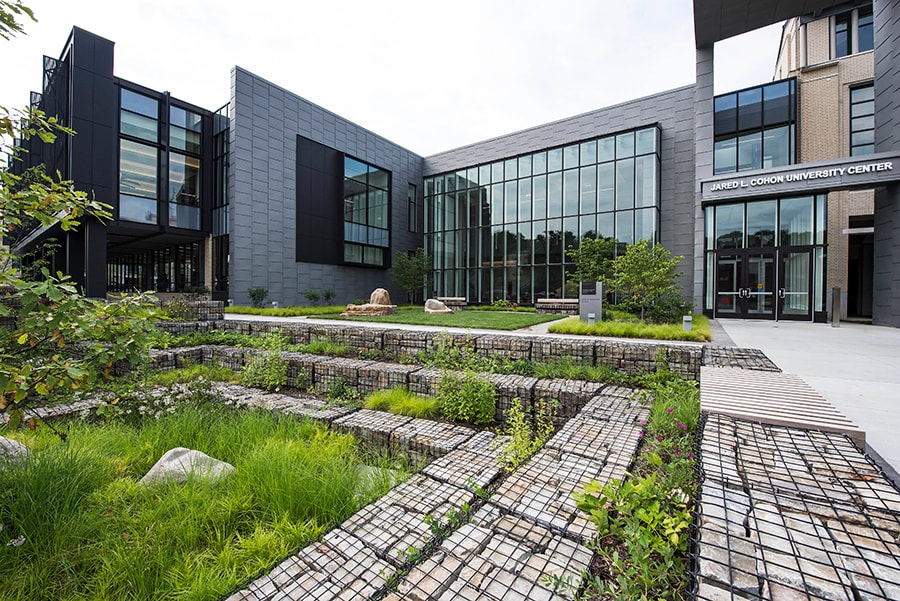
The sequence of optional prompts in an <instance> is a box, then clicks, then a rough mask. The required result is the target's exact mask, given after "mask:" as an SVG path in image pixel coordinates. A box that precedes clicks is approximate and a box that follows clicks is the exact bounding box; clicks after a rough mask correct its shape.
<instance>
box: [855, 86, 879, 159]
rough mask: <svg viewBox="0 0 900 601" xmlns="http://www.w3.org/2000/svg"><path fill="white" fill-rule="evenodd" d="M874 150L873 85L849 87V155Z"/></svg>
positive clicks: (867, 152)
mask: <svg viewBox="0 0 900 601" xmlns="http://www.w3.org/2000/svg"><path fill="white" fill-rule="evenodd" d="M873 152H875V86H874V85H873V84H872V83H871V82H869V83H868V84H865V85H862V86H858V87H855V88H851V89H850V156H857V155H861V154H871V153H873Z"/></svg>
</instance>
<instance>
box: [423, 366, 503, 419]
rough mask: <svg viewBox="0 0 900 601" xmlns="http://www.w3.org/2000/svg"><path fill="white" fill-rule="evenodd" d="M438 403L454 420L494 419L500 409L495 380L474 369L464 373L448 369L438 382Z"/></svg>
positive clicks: (449, 417) (445, 413)
mask: <svg viewBox="0 0 900 601" xmlns="http://www.w3.org/2000/svg"><path fill="white" fill-rule="evenodd" d="M437 399H438V406H439V407H440V409H441V414H442V415H443V416H444V417H445V418H447V419H449V420H451V421H458V422H467V423H471V424H475V425H483V424H489V423H491V422H492V421H494V413H495V411H496V409H497V390H496V388H494V384H493V382H491V381H490V380H486V379H484V378H483V377H481V376H479V375H478V374H477V373H475V372H472V371H466V372H463V374H462V375H460V374H458V373H456V372H452V371H445V372H443V373H442V374H441V379H440V380H439V381H438V394H437Z"/></svg>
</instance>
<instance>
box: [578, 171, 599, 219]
mask: <svg viewBox="0 0 900 601" xmlns="http://www.w3.org/2000/svg"><path fill="white" fill-rule="evenodd" d="M579 189H580V192H581V193H580V196H581V200H580V201H579V212H580V213H581V214H582V215H584V214H585V213H595V212H596V211H597V168H596V167H594V166H593V165H592V166H590V167H582V168H581V185H580V187H579Z"/></svg>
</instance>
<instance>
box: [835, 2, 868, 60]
mask: <svg viewBox="0 0 900 601" xmlns="http://www.w3.org/2000/svg"><path fill="white" fill-rule="evenodd" d="M832 23H833V26H834V38H833V40H834V42H833V44H832V48H831V56H832V58H841V57H844V56H849V55H851V54H856V53H857V52H867V51H869V50H872V49H873V48H874V47H875V21H874V18H873V14H872V6H871V5H869V6H862V7H860V8H857V9H854V10H851V11H847V12H845V13H841V14H839V15H835V16H834V17H832Z"/></svg>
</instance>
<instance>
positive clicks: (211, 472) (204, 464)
mask: <svg viewBox="0 0 900 601" xmlns="http://www.w3.org/2000/svg"><path fill="white" fill-rule="evenodd" d="M233 471H234V466H233V465H231V464H230V463H225V462H224V461H219V460H218V459H214V458H212V457H210V456H209V455H207V454H206V453H201V452H200V451H194V450H192V449H186V448H184V447H176V448H174V449H171V450H169V451H166V453H165V455H163V456H162V457H160V458H159V461H157V462H156V463H155V464H154V465H153V467H151V468H150V471H149V472H147V474H146V475H145V476H144V477H143V478H141V484H161V483H164V482H187V480H188V478H189V477H190V476H192V475H193V477H199V478H206V479H208V480H218V479H220V478H222V477H224V476H227V475H228V474H230V473H232V472H233Z"/></svg>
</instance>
